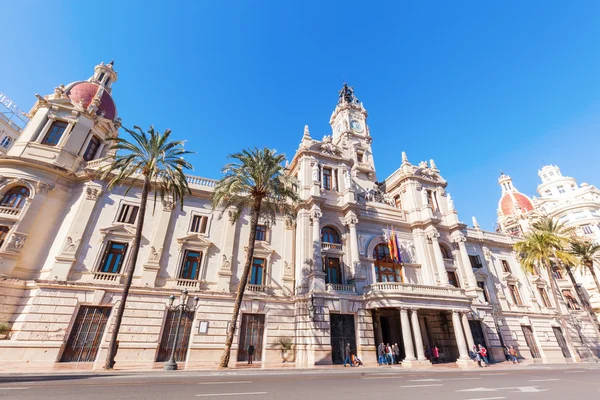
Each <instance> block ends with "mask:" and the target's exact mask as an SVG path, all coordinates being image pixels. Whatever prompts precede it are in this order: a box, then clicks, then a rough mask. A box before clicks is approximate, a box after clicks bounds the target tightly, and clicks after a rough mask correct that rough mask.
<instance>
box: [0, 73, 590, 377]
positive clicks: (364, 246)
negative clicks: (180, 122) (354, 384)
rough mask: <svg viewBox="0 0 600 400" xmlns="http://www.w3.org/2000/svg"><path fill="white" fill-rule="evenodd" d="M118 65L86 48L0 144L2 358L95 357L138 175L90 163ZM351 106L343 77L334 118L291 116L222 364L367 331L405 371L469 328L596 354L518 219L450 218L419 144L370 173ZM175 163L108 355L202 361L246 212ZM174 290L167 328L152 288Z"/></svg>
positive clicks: (462, 360)
mask: <svg viewBox="0 0 600 400" xmlns="http://www.w3.org/2000/svg"><path fill="white" fill-rule="evenodd" d="M117 78H118V75H117V72H116V71H115V70H114V66H113V64H112V63H110V64H107V65H104V64H100V65H98V66H96V67H95V70H94V74H93V76H92V77H91V78H90V79H88V80H83V81H76V82H73V83H71V84H69V85H66V86H64V85H60V86H58V87H57V88H56V89H55V90H54V93H52V94H50V95H47V96H44V97H42V96H38V99H37V101H36V103H35V105H34V106H33V108H32V109H31V111H30V112H29V114H28V118H29V121H28V123H27V125H26V126H25V127H24V129H22V130H19V131H17V134H16V135H15V134H14V132H12V131H11V132H10V134H11V139H10V143H8V145H7V148H6V154H2V155H1V156H0V276H1V278H0V299H1V301H2V308H1V309H0V322H5V323H6V324H8V326H9V328H10V332H9V333H8V335H7V336H6V338H5V339H4V340H0V360H2V361H3V364H4V365H7V366H10V368H12V369H17V368H18V369H25V368H27V367H36V368H47V369H48V370H51V369H58V368H72V367H76V368H82V369H85V368H87V369H94V368H101V367H102V365H103V363H104V359H105V356H106V352H107V348H108V338H109V334H110V332H111V330H112V324H113V319H114V315H115V312H116V306H117V305H118V304H119V302H120V301H121V295H122V290H123V287H122V281H123V280H124V279H123V278H124V271H125V268H126V267H127V266H128V263H129V259H130V256H131V244H132V242H133V238H134V235H135V229H136V225H135V223H136V219H137V218H138V217H139V215H138V211H139V207H140V198H141V181H140V182H139V185H137V186H136V187H134V189H132V190H131V191H129V192H128V193H126V190H125V188H117V189H115V190H112V191H108V190H107V185H106V182H104V181H102V180H101V179H100V176H99V175H100V174H99V173H98V171H99V169H100V168H102V167H103V166H105V165H107V164H109V163H110V160H111V149H110V147H109V146H108V144H107V139H108V138H110V137H114V136H116V135H117V134H118V130H119V127H120V125H121V121H120V119H119V117H118V113H117V107H116V104H117V103H116V102H115V99H114V98H113V91H112V88H113V85H114V84H115V82H116V81H117ZM115 98H116V97H115ZM332 105H334V104H332ZM367 116H368V115H367V111H366V109H365V108H364V107H363V104H362V103H361V102H360V101H358V99H357V97H356V96H355V94H354V92H353V89H352V88H350V87H348V86H346V85H344V87H343V88H342V90H341V91H340V93H339V96H338V101H337V104H335V108H334V110H333V113H332V114H331V117H330V125H331V133H330V134H329V135H326V136H324V137H323V138H322V139H316V138H313V137H312V136H311V133H310V132H309V129H308V127H305V129H304V133H303V134H302V135H301V143H300V146H299V147H298V149H297V150H296V152H295V154H294V156H293V158H292V160H291V161H290V163H289V166H288V171H289V173H290V174H293V175H294V176H295V177H296V178H297V180H298V193H299V196H300V198H301V201H300V202H299V203H298V205H297V208H296V218H295V221H286V220H285V219H284V218H283V217H281V218H279V219H277V221H276V223H275V224H274V225H271V226H269V225H267V224H265V223H261V224H260V225H259V229H258V231H257V233H256V237H255V240H256V249H255V252H254V258H253V260H252V275H251V277H250V281H249V283H248V286H247V288H246V294H245V296H244V301H243V305H242V310H241V313H240V317H239V320H238V322H237V324H236V326H237V329H236V336H235V339H234V345H233V349H232V363H231V364H232V365H234V364H235V363H236V362H245V361H246V360H247V357H248V354H247V350H248V346H249V345H250V344H253V345H254V346H255V348H256V352H255V362H256V363H259V364H262V365H263V366H269V365H281V363H282V361H283V360H282V358H285V360H286V361H287V362H288V363H293V364H294V365H296V366H299V367H310V366H314V365H323V364H324V365H327V364H337V363H340V362H341V361H342V358H343V357H342V356H343V350H344V346H345V344H346V343H350V345H351V347H352V350H353V351H354V352H356V353H357V354H358V356H359V357H360V358H361V359H362V360H363V361H364V362H365V364H366V365H375V363H376V361H377V354H376V353H377V346H378V344H379V343H382V342H383V343H390V344H393V343H397V344H398V345H399V347H400V352H401V357H400V358H401V360H402V366H403V367H408V368H412V367H420V366H427V365H430V361H429V360H428V357H427V352H426V350H425V349H426V348H427V346H429V347H434V346H437V347H438V348H439V350H440V360H439V361H440V362H443V363H457V364H458V365H459V366H462V367H469V366H472V365H473V362H472V361H470V358H469V349H471V348H472V347H473V346H474V345H475V344H482V345H484V346H486V347H487V348H488V349H489V351H490V354H491V358H492V359H493V360H495V361H503V360H504V359H505V357H504V352H503V346H514V347H515V348H517V350H518V352H519V354H520V355H521V356H522V357H523V358H524V361H525V362H542V363H549V362H567V361H569V362H570V361H582V360H587V359H591V358H592V357H595V355H596V353H597V351H598V345H599V344H598V330H597V327H596V325H595V324H596V323H595V322H594V321H593V320H592V317H591V316H590V315H589V314H588V312H587V311H586V310H585V308H584V307H583V305H580V304H578V303H577V301H576V299H575V297H573V298H569V297H566V296H562V297H561V298H560V304H554V303H553V298H552V295H551V293H550V286H549V283H548V277H547V276H529V275H526V274H525V273H524V272H523V270H522V268H521V266H520V265H519V262H518V260H517V258H516V254H515V252H514V251H513V245H514V243H515V242H516V241H517V240H518V237H517V236H515V235H511V234H507V233H497V232H488V231H484V230H482V229H480V227H479V226H478V224H477V222H476V221H475V220H474V221H473V223H474V224H473V225H474V226H473V227H467V225H466V224H464V223H462V222H461V221H460V219H459V217H458V215H457V212H456V210H455V209H454V205H453V202H452V199H451V196H450V194H449V193H448V191H447V185H448V182H447V181H446V180H445V179H444V178H443V176H442V174H441V171H440V170H439V169H438V167H437V166H436V164H435V162H434V161H433V160H430V161H421V162H418V163H411V162H410V161H409V159H408V157H407V156H406V154H404V153H402V155H401V156H400V154H399V157H398V164H399V165H398V169H397V170H396V171H394V172H393V173H392V174H391V175H390V176H389V177H387V178H385V179H381V178H379V179H378V178H377V176H376V170H375V155H374V154H373V153H372V148H371V144H372V140H374V139H375V140H377V135H374V136H372V135H371V132H370V130H369V126H368V123H367ZM0 122H2V120H0ZM299 138H300V134H299ZM2 140H3V138H1V137H0V141H2ZM267 145H268V144H267ZM233 150H236V149H233ZM187 179H188V182H189V185H190V188H191V191H192V194H191V195H190V196H188V197H187V198H186V199H185V205H184V207H183V209H180V208H179V207H176V206H174V204H173V202H172V201H168V200H166V201H163V202H162V204H159V205H158V206H157V207H156V208H155V209H153V207H149V209H148V212H147V215H146V222H145V226H144V231H143V232H142V243H141V250H140V256H139V259H138V263H137V264H136V265H135V266H134V268H135V270H134V280H133V286H132V289H131V292H130V295H129V299H128V301H127V307H126V309H125V315H124V319H123V323H122V326H121V330H120V333H119V351H118V354H117V358H116V361H117V367H122V368H126V367H138V368H151V367H159V366H160V365H161V363H162V362H164V361H166V360H167V359H168V358H169V355H170V353H171V351H172V349H173V347H175V350H176V352H175V354H176V358H177V359H178V361H179V362H180V366H181V367H187V368H195V367H202V366H206V367H209V366H215V365H217V364H218V361H219V357H220V355H221V353H222V350H223V345H224V342H225V334H226V330H227V329H228V323H229V320H230V316H231V313H232V310H233V303H234V296H235V292H236V289H237V286H238V284H239V280H240V275H241V271H242V268H243V264H244V261H245V259H246V251H247V249H246V247H245V244H246V243H247V238H248V234H249V218H248V216H247V215H246V216H243V217H242V218H240V219H239V220H238V221H237V222H236V223H234V224H232V223H230V222H229V221H228V219H227V218H223V217H222V216H221V210H213V209H212V207H211V194H212V192H213V188H214V185H215V180H213V179H208V178H201V177H195V176H188V178H187ZM507 182H508V183H509V184H510V178H508V177H506V176H503V177H501V182H500V183H501V185H503V186H502V187H503V191H504V195H503V197H502V199H501V201H500V203H501V210H502V212H503V213H504V214H503V216H505V217H507V218H506V220H507V221H509V220H510V221H512V220H515V221H520V220H521V219H522V218H525V217H523V216H522V215H521V213H522V211H524V209H526V208H528V207H529V206H531V208H532V210H533V208H535V207H534V204H533V202H531V201H530V200H528V201H530V203H527V204H525V203H524V202H523V201H522V199H521V197H520V196H518V192H516V190H513V188H512V186H511V185H504V184H505V183H507ZM505 196H508V199H505ZM521 196H523V197H525V198H526V196H524V195H521ZM527 199H528V198H527ZM546 203H548V202H545V203H544V204H546ZM545 206H546V207H549V205H545ZM511 218H512V220H511ZM509 225H510V224H509ZM517 225H518V223H517ZM512 228H514V226H513V225H510V226H508V228H507V229H512ZM511 232H512V231H511ZM509 233H510V232H509ZM512 233H514V232H512ZM561 285H563V286H564V287H563V286H561V288H562V289H565V288H566V289H569V290H573V288H572V286H570V284H569V282H568V281H564V282H562V283H561ZM184 289H185V290H187V291H188V292H189V309H188V311H186V312H184V313H183V317H182V319H181V324H180V325H179V322H178V318H177V312H176V311H174V310H172V309H170V308H169V296H171V295H172V294H175V295H179V293H181V291H182V290H184ZM194 297H198V299H199V300H198V303H197V307H196V306H195V305H194V301H193V300H192V299H193V298H194ZM176 301H179V300H176ZM556 307H561V308H562V309H563V312H564V314H566V315H568V318H567V324H566V325H564V324H561V321H560V320H559V318H558V314H557V309H556ZM178 325H179V327H180V334H179V336H178V337H177V338H176V340H174V338H175V329H176V328H177V326H178ZM565 327H566V329H565ZM284 338H289V339H291V341H292V343H293V349H292V351H291V352H290V353H289V354H288V353H286V354H282V351H281V345H280V344H279V341H280V340H281V339H284Z"/></svg>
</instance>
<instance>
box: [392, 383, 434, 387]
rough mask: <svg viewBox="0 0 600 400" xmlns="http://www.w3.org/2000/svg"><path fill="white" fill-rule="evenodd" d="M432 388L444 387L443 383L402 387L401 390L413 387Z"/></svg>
mask: <svg viewBox="0 0 600 400" xmlns="http://www.w3.org/2000/svg"><path fill="white" fill-rule="evenodd" d="M431 386H442V384H441V383H431V384H429V385H406V386H400V387H401V388H413V387H431Z"/></svg>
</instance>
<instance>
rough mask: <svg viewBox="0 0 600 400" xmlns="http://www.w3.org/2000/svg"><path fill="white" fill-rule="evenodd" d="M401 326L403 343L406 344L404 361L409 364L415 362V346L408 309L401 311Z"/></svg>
mask: <svg viewBox="0 0 600 400" xmlns="http://www.w3.org/2000/svg"><path fill="white" fill-rule="evenodd" d="M400 325H401V328H402V341H403V342H404V353H405V358H404V360H403V361H402V362H403V363H404V362H408V363H409V364H410V362H411V361H415V360H416V358H415V348H414V346H413V340H412V335H411V333H410V320H409V318H408V310H407V309H406V308H401V309H400Z"/></svg>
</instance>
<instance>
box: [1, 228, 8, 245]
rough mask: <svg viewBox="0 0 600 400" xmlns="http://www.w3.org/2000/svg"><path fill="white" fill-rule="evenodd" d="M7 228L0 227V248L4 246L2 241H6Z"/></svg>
mask: <svg viewBox="0 0 600 400" xmlns="http://www.w3.org/2000/svg"><path fill="white" fill-rule="evenodd" d="M8 231H9V229H8V226H5V225H2V226H0V247H2V245H3V244H4V241H5V240H6V236H8Z"/></svg>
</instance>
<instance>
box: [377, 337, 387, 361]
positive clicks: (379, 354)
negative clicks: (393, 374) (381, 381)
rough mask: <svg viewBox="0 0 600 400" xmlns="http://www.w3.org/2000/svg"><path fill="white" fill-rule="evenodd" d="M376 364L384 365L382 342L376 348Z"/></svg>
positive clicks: (383, 346) (383, 345)
mask: <svg viewBox="0 0 600 400" xmlns="http://www.w3.org/2000/svg"><path fill="white" fill-rule="evenodd" d="M377 364H379V365H383V364H385V344H383V342H382V343H379V346H377Z"/></svg>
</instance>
